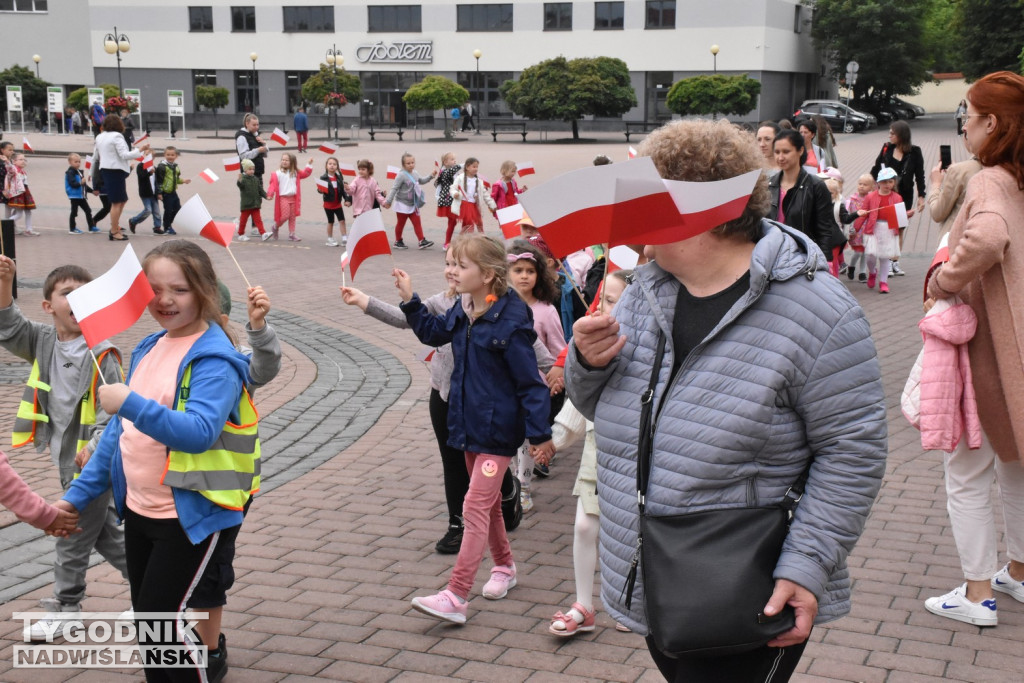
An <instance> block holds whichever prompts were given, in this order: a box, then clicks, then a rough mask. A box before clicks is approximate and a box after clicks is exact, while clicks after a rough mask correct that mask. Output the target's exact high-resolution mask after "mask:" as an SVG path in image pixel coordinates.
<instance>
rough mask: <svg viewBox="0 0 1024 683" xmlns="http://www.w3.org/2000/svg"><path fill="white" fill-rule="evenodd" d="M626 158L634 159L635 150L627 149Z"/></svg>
mask: <svg viewBox="0 0 1024 683" xmlns="http://www.w3.org/2000/svg"><path fill="white" fill-rule="evenodd" d="M626 158H628V159H636V150H635V149H634V148H633V147H629V148H627V150H626Z"/></svg>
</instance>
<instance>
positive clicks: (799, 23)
mask: <svg viewBox="0 0 1024 683" xmlns="http://www.w3.org/2000/svg"><path fill="white" fill-rule="evenodd" d="M802 10H803V6H802V5H794V6H793V33H800V32H801V31H802V29H803V23H804V22H803V18H804V14H803V11H802Z"/></svg>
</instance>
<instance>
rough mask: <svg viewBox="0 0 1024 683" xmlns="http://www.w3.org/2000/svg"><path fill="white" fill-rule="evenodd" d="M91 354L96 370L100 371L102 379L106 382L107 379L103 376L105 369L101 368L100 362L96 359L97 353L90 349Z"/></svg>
mask: <svg viewBox="0 0 1024 683" xmlns="http://www.w3.org/2000/svg"><path fill="white" fill-rule="evenodd" d="M89 355H90V356H92V364H93V365H95V366H96V372H98V373H99V375H100V381H102V382H103V383H104V384H106V383H107V379H106V378H105V377H104V376H103V371H102V370H100V362H99V361H98V360H96V354H95V353H93V351H92V349H89Z"/></svg>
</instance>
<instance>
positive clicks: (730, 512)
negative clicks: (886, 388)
mask: <svg viewBox="0 0 1024 683" xmlns="http://www.w3.org/2000/svg"><path fill="white" fill-rule="evenodd" d="M664 353H665V335H664V333H661V334H659V337H658V347H657V352H656V355H655V361H654V365H653V366H652V367H653V371H652V373H651V383H650V386H649V387H648V389H647V391H646V392H644V394H643V396H642V397H641V412H640V438H639V443H638V457H637V474H636V479H637V494H638V501H639V508H640V533H639V536H638V537H637V552H636V553H635V554H634V556H633V564H632V566H631V567H630V570H629V575H628V576H627V579H626V607H627V608H628V607H629V606H630V603H631V601H632V593H633V585H634V583H635V581H636V571H637V564H638V563H639V564H640V570H641V571H642V572H643V579H644V609H645V612H646V614H647V625H648V627H649V628H650V635H651V638H652V639H653V641H654V644H655V645H656V646H657V648H658V649H659V650H660V651H661V652H664V653H665V654H667V655H669V656H672V657H708V656H723V655H730V654H736V653H740V652H747V651H749V650H754V649H757V648H758V647H761V646H763V645H765V644H766V643H767V642H768V641H770V640H772V639H773V638H775V637H777V636H779V635H781V634H783V633H785V632H786V631H789V630H790V629H792V628H793V627H794V626H795V624H796V618H795V614H794V612H793V609H792V608H791V607H789V606H788V605H787V606H786V607H785V608H784V609H783V610H782V611H781V612H780V613H779V614H777V615H774V616H771V617H769V616H766V615H765V614H764V613H763V612H762V610H763V609H764V606H765V605H766V604H767V603H768V600H769V599H770V598H771V596H772V592H773V591H774V589H775V579H774V578H773V576H772V574H773V572H774V570H775V565H776V564H777V563H778V561H779V554H780V553H781V552H782V544H783V542H784V541H785V539H786V534H787V533H788V531H789V520H790V518H791V517H792V514H793V510H794V509H795V508H796V504H797V502H799V500H800V496H801V495H802V494H803V486H804V484H805V483H806V481H807V472H806V471H805V472H804V473H803V474H802V475H801V476H800V478H799V480H798V481H797V483H796V484H794V485H793V487H792V488H790V489H789V491H787V492H786V497H785V500H784V501H783V503H781V504H780V505H778V506H776V507H765V508H731V509H724V510H706V511H703V512H694V513H689V514H681V515H670V516H655V515H651V514H648V513H647V511H646V509H645V504H646V501H645V497H646V494H647V483H648V479H649V477H650V468H651V454H652V451H653V441H654V422H653V420H652V412H653V401H654V389H655V387H656V385H657V372H658V369H659V368H660V367H661V364H662V359H663V357H664Z"/></svg>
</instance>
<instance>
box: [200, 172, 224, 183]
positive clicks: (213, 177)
mask: <svg viewBox="0 0 1024 683" xmlns="http://www.w3.org/2000/svg"><path fill="white" fill-rule="evenodd" d="M199 177H200V178H202V179H203V180H205V181H206V182H208V183H210V184H211V185H213V184H214V183H215V182H217V181H218V180H220V176H219V175H217V174H216V173H214V172H213V169H210V168H204V169H203V171H202V172H201V173H200V174H199Z"/></svg>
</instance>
